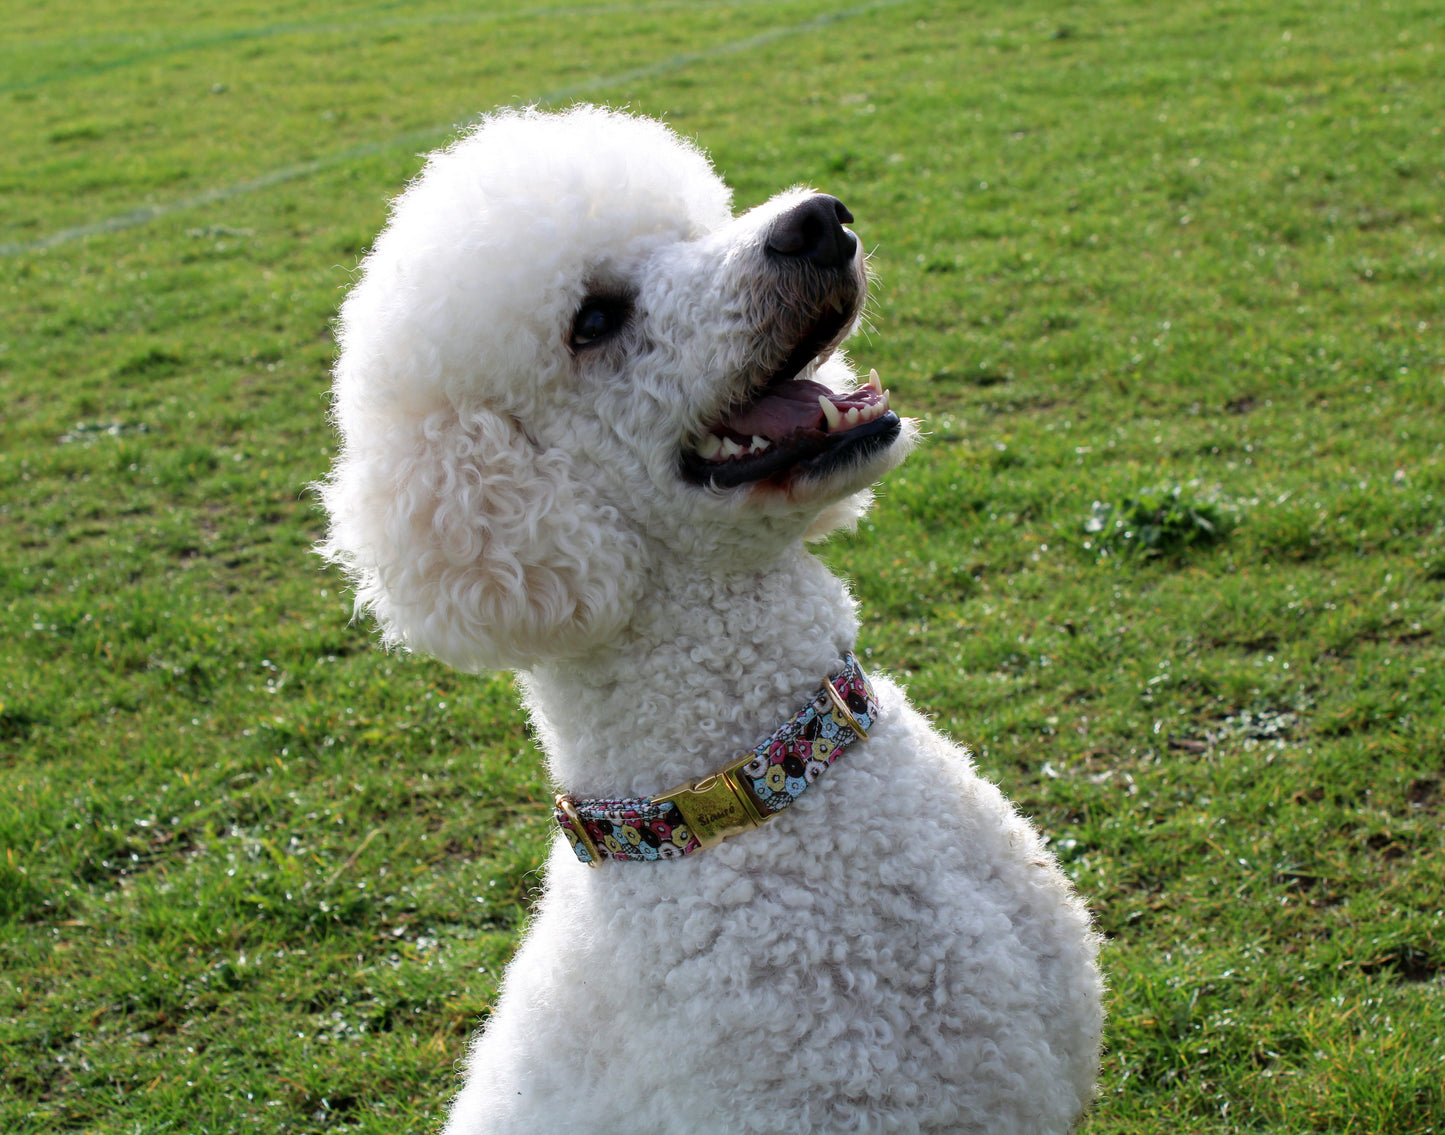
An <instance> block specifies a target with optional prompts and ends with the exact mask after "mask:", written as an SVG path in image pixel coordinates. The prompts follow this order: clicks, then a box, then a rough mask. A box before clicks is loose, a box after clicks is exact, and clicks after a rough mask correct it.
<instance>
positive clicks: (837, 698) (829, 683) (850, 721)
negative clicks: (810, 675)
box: [823, 678, 868, 741]
mask: <svg viewBox="0 0 1445 1135" xmlns="http://www.w3.org/2000/svg"><path fill="white" fill-rule="evenodd" d="M823 689H825V690H827V691H828V698H829V700H830V701H832V703H833V708H834V709H836V710H837V711H838V712H839V713H841V714H842V715H843V720H844V721H845V722H846V723H847V725H848V728H849V729H851V730H853V732H854V733H856V734H858V736H859V737H860V738H862V739H863V740H864V741H866V740H868V730H866V729H864V728H863V726H861V725H860V724H858V719H857V718H856V717H854V716H853V711H852V710H851V709H849V708H848V703H847V702H845V701H844V700H843V695H842V694H840V693H839V692H838V689H837V687H836V686H834V685H833V679H831V678H824V679H823Z"/></svg>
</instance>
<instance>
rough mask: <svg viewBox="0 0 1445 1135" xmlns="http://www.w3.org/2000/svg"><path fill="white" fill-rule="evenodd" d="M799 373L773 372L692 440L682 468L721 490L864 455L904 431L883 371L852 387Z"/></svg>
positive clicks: (817, 471)
mask: <svg viewBox="0 0 1445 1135" xmlns="http://www.w3.org/2000/svg"><path fill="white" fill-rule="evenodd" d="M798 369H799V370H801V369H803V368H802V367H799V368H798ZM786 373H787V372H786V369H784V370H783V371H780V372H779V374H780V375H786ZM796 373H797V372H796V371H794V373H793V375H792V376H788V377H783V378H781V379H779V378H776V377H775V378H774V379H773V380H772V381H770V382H769V383H768V384H767V385H766V386H765V387H763V389H762V390H761V392H760V393H759V394H758V395H757V396H756V397H755V398H753V400H752V401H750V402H748V403H746V404H745V405H743V406H740V407H737V408H735V409H733V410H731V411H730V412H729V413H728V414H727V416H726V417H724V418H723V419H722V420H721V421H719V422H718V423H716V424H715V425H713V426H712V427H711V428H710V429H709V431H708V432H707V433H706V434H704V435H703V436H702V437H701V438H698V439H695V440H694V441H692V442H690V443H689V444H688V445H687V446H686V447H685V448H684V450H683V456H682V467H683V472H684V473H685V474H686V475H687V476H688V477H689V478H690V479H691V480H693V481H695V482H697V483H698V484H703V485H706V484H712V485H715V486H717V487H718V488H723V489H728V488H733V487H735V486H737V485H745V484H750V483H752V482H756V481H763V480H768V479H780V478H782V477H784V476H787V475H793V474H798V473H803V474H811V475H815V476H820V475H822V474H824V473H827V472H829V471H830V470H832V469H834V468H836V467H838V466H839V465H841V464H843V463H845V462H848V461H852V460H862V459H865V458H866V457H868V456H870V455H871V454H872V453H874V452H876V451H877V450H879V449H883V448H885V447H886V446H888V445H889V444H891V443H892V442H893V439H894V438H896V437H897V436H898V431H899V429H900V428H901V423H900V421H899V419H898V415H897V414H895V413H893V411H892V410H890V409H889V408H888V392H887V391H886V390H884V389H883V388H882V386H881V385H880V383H879V381H878V372H877V371H871V372H870V373H869V375H868V381H867V383H866V384H864V385H863V386H861V387H859V388H858V389H857V390H851V391H849V392H848V393H846V394H837V393H835V392H833V391H832V390H830V389H828V387H826V386H824V385H823V384H822V383H820V382H814V381H813V380H811V379H807V378H798V377H796Z"/></svg>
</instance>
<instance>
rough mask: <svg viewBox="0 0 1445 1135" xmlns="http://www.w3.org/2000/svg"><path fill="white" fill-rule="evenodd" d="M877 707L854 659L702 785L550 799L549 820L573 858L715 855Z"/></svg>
mask: <svg viewBox="0 0 1445 1135" xmlns="http://www.w3.org/2000/svg"><path fill="white" fill-rule="evenodd" d="M877 716H878V701H877V699H876V698H875V697H874V695H873V687H872V685H870V684H869V682H868V677H867V675H865V674H864V673H863V670H862V668H861V667H860V666H859V665H858V659H856V658H855V657H853V655H852V654H851V653H850V654H847V655H845V656H844V660H843V670H842V672H841V673H840V674H839V675H838V676H837V677H836V678H831V679H827V680H825V681H824V683H823V688H822V689H821V690H819V691H818V693H817V694H816V695H814V697H813V699H812V700H811V701H810V702H808V704H807V705H805V706H804V707H803V708H802V709H801V710H799V711H798V712H797V713H796V714H794V715H793V717H792V718H791V719H789V720H788V721H787V722H785V723H784V724H783V726H782V727H781V728H780V729H778V730H777V731H776V732H775V733H773V734H772V735H771V736H769V737H767V738H765V739H764V740H763V741H761V742H760V743H758V744H757V745H755V746H754V747H753V748H752V749H751V750H750V751H749V752H748V753H746V754H744V755H743V756H741V757H739V758H738V759H737V760H735V761H733V762H731V763H730V764H728V765H727V766H726V767H724V768H721V769H719V770H718V771H717V772H715V773H712V774H710V775H708V776H705V777H703V778H702V779H701V780H696V781H692V782H690V783H688V784H683V785H680V786H678V787H677V788H674V789H672V790H671V791H669V792H664V793H662V794H661V795H659V796H641V797H637V798H635V799H631V800H576V799H573V798H572V797H571V796H566V795H562V796H558V797H557V810H556V813H555V815H556V820H557V825H558V826H559V827H560V828H561V829H562V834H563V835H565V836H566V837H567V842H568V843H570V844H571V845H572V850H573V851H574V852H575V853H576V854H577V858H578V859H580V860H581V861H582V862H583V863H586V864H587V865H588V866H589V867H600V866H601V865H602V861H603V860H604V859H676V858H677V857H678V856H680V855H686V854H688V852H691V851H699V850H702V849H703V848H708V847H715V846H716V845H717V844H719V843H721V842H722V841H723V840H724V839H727V838H728V837H729V836H734V835H737V834H738V833H739V832H745V831H750V830H751V829H753V828H755V827H758V826H759V825H760V824H762V823H764V822H765V821H767V820H770V819H771V818H772V817H773V816H776V815H777V814H778V813H779V812H781V811H782V810H783V809H784V808H786V807H788V805H790V804H791V803H792V802H793V801H794V800H796V799H797V798H798V797H799V796H801V795H802V794H803V790H804V789H805V788H807V787H808V785H810V784H812V783H813V781H814V780H816V779H817V777H818V774H819V773H822V772H825V771H826V770H827V769H828V767H829V766H830V765H832V763H833V762H834V761H836V760H837V759H838V758H839V757H840V756H842V755H843V750H844V749H846V748H847V747H848V746H849V745H851V744H852V743H853V742H854V741H856V740H858V739H860V738H866V737H867V736H868V728H869V726H871V725H872V724H873V722H874V720H875V719H876V718H877Z"/></svg>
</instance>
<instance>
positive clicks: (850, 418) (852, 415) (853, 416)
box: [843, 406, 858, 426]
mask: <svg viewBox="0 0 1445 1135" xmlns="http://www.w3.org/2000/svg"><path fill="white" fill-rule="evenodd" d="M843 420H844V421H846V422H847V423H848V424H849V425H850V426H856V425H857V424H858V407H857V406H854V407H853V408H852V409H851V410H849V411H848V412H847V413H846V414H844V415H843Z"/></svg>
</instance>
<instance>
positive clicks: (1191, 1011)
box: [0, 0, 1445, 1135]
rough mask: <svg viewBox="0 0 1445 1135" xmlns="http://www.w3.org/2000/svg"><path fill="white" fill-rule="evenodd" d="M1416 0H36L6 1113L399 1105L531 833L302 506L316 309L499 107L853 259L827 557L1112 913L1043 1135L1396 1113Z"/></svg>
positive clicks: (1416, 529) (9, 93)
mask: <svg viewBox="0 0 1445 1135" xmlns="http://www.w3.org/2000/svg"><path fill="white" fill-rule="evenodd" d="M1442 76H1445V10H1442V9H1441V7H1440V5H1439V4H1438V3H1434V2H1430V0H1392V2H1389V3H1386V2H1384V0H1380V2H1378V3H1367V4H1343V3H1328V2H1327V3H1318V2H1315V3H1304V2H1302V0H1275V2H1272V3H1265V2H1264V0H1233V2H1231V3H1227V4H1213V3H1204V2H1203V0H1178V2H1177V3H1174V4H1168V5H1165V4H1144V3H1127V2H1124V0H1080V2H1076V3H1044V2H1042V0H1018V2H1016V3H1010V4H994V3H988V2H986V0H979V2H975V3H923V2H921V0H873V2H862V3H855V4H848V3H846V2H841V3H825V2H822V0H770V2H767V3H762V2H756V0H739V2H735V3H710V2H693V3H681V2H665V0H664V2H654V3H648V2H643V0H623V2H619V3H615V4H612V3H608V4H598V5H571V6H568V5H540V4H525V3H515V2H510V0H508V2H500V3H494V4H489V5H485V6H481V5H461V4H455V3H443V2H440V0H418V2H417V3H413V4H407V5H399V4H392V3H371V4H366V3H338V2H333V0H322V2H320V3H317V4H314V5H311V6H309V7H307V8H305V9H304V10H302V9H297V8H296V7H295V6H292V5H285V6H283V5H280V4H273V3H270V2H269V0H242V2H241V3H232V4H226V5H221V4H215V3H209V2H204V0H203V2H201V3H193V4H186V5H182V4H178V3H168V2H166V0H161V2H159V3H144V4H143V3H140V2H138V0H116V2H115V3H112V4H110V5H107V6H105V7H104V8H103V9H101V8H98V7H97V6H96V5H93V4H88V3H86V4H83V3H79V2H78V0H51V2H49V3H46V4H44V5H39V4H36V5H30V6H28V7H26V8H24V9H23V10H17V11H15V12H12V13H10V14H9V18H8V19H7V34H6V37H5V39H4V41H3V43H0V121H3V124H4V137H5V140H6V145H5V146H4V147H0V195H3V199H4V202H5V208H4V210H3V219H0V295H3V297H4V303H3V308H0V407H3V409H0V637H3V641H4V643H5V644H6V649H5V650H4V651H3V652H0V1126H3V1127H4V1129H5V1130H6V1131H7V1132H10V1133H14V1135H28V1133H32V1132H33V1133H41V1132H45V1133H50V1132H59V1131H85V1132H97V1133H108V1135H109V1133H114V1135H121V1133H125V1135H130V1133H134V1132H143V1133H146V1135H152V1133H161V1132H177V1133H199V1132H238V1131H252V1130H256V1131H274V1132H287V1133H301V1132H341V1131H350V1132H382V1131H386V1132H395V1131H397V1130H402V1129H406V1130H427V1129H430V1128H433V1127H435V1126H436V1124H437V1123H438V1122H439V1120H440V1117H441V1115H442V1113H443V1109H444V1106H445V1101H446V1099H447V1097H448V1094H449V1092H450V1091H451V1090H452V1087H453V1084H454V1075H455V1068H456V1062H457V1060H458V1058H459V1057H460V1056H461V1055H462V1054H463V1052H464V1047H465V1043H466V1037H467V1035H468V1034H469V1032H470V1031H471V1030H473V1029H474V1028H475V1026H476V1025H477V1023H478V1021H479V1019H480V1018H482V1017H484V1016H485V1014H486V1012H487V1010H488V1006H489V1004H490V1003H491V1000H492V998H493V997H494V995H495V992H496V988H497V981H498V977H499V975H500V973H501V971H502V968H503V967H504V965H505V962H506V960H507V958H508V956H509V954H510V952H511V950H512V949H513V947H514V945H515V942H516V938H517V935H518V933H519V932H520V930H521V929H522V927H523V926H524V924H525V920H526V914H527V908H528V903H529V901H530V898H531V896H532V895H533V893H534V892H535V889H536V887H537V886H538V884H539V876H538V873H537V865H538V863H539V862H540V860H541V858H542V855H543V852H544V848H545V847H546V845H547V843H548V840H549V839H550V838H551V833H550V832H549V830H548V822H547V813H548V808H547V801H549V799H550V797H549V795H548V790H547V785H546V784H545V783H544V782H543V780H542V778H541V776H540V773H539V762H538V759H537V754H536V751H535V748H534V746H533V744H532V741H531V739H530V737H529V734H528V730H527V726H526V723H525V722H524V720H523V718H522V716H521V715H520V713H519V712H518V710H517V708H516V705H515V698H514V694H513V690H512V684H511V679H510V678H509V677H508V676H506V675H493V676H485V677H480V678H477V677H467V676H463V675H458V674H455V673H452V672H450V671H447V670H446V669H444V668H442V667H441V666H439V665H437V664H434V663H432V662H429V661H427V660H424V659H418V658H414V657H408V656H401V655H386V654H383V653H381V652H379V651H378V650H377V649H376V648H375V647H374V644H373V641H372V639H373V635H372V633H371V630H370V629H369V628H368V627H365V626H354V625H351V624H350V623H349V621H348V619H349V597H348V596H347V595H346V594H344V589H343V587H342V585H341V582H340V580H339V578H338V577H337V576H336V575H334V574H333V573H331V572H330V571H328V570H326V569H324V568H323V567H322V566H321V564H320V563H319V561H318V560H317V559H316V557H314V556H313V555H312V554H311V553H310V551H309V548H310V546H311V544H312V543H313V542H314V541H315V540H316V538H317V537H318V535H319V533H320V528H321V518H320V514H319V512H318V510H317V505H316V502H315V500H314V498H313V497H312V496H311V495H309V493H308V491H307V485H308V483H310V482H312V481H314V480H315V479H317V478H319V477H320V476H322V475H323V473H324V471H325V470H326V468H327V465H328V461H329V457H330V454H331V452H332V450H333V446H334V439H333V437H332V436H331V433H330V430H329V427H328V424H327V422H326V407H327V387H328V373H327V372H328V367H329V365H330V360H331V358H332V355H333V350H334V347H333V342H332V339H331V332H330V320H331V318H332V315H333V313H334V312H335V310H336V308H337V306H338V304H339V302H340V299H341V297H342V295H343V294H344V292H345V289H346V287H347V285H348V283H349V281H350V279H351V278H352V272H353V270H354V268H355V266H356V264H357V263H358V260H359V258H360V257H361V255H362V254H363V253H364V252H365V249H366V248H367V246H368V243H369V241H370V240H371V238H372V237H373V236H374V235H375V233H376V231H377V230H378V229H379V227H380V225H381V224H382V222H383V220H384V218H385V215H386V203H387V200H388V199H389V198H390V197H391V196H392V195H393V194H394V193H395V192H396V191H397V190H398V189H399V188H400V187H401V186H402V185H403V184H405V182H406V180H407V179H408V178H409V177H410V176H411V175H413V174H414V173H415V172H416V171H417V169H418V168H419V167H420V164H421V157H420V155H421V153H422V152H424V151H425V150H427V149H429V148H432V147H434V146H437V145H441V144H443V143H445V142H446V141H447V140H448V139H449V138H451V137H454V136H455V133H456V131H457V129H458V128H459V126H460V125H461V124H464V123H465V122H467V121H469V120H471V119H473V118H474V117H475V116H476V115H477V114H479V113H480V112H483V111H485V110H486V109H488V108H491V107H494V106H497V105H503V104H509V103H517V102H529V101H541V102H546V103H551V104H554V105H561V104H565V103H566V102H568V101H571V100H575V99H578V98H587V99H593V100H598V101H606V102H608V103H611V104H614V105H629V106H631V107H633V108H634V109H637V110H640V111H644V112H647V113H652V114H656V115H659V116H662V117H665V118H667V119H668V120H669V121H671V122H672V123H673V124H674V125H675V126H676V127H677V128H678V129H679V130H681V131H683V132H684V133H686V134H689V135H692V136H695V137H696V138H698V139H699V140H700V141H701V143H702V144H703V145H704V146H705V147H707V148H708V149H709V150H710V151H711V153H712V154H713V156H714V159H715V161H716V162H717V164H718V166H719V168H720V169H721V170H722V171H723V173H724V174H725V176H726V177H727V178H728V180H729V182H730V183H731V184H732V185H733V186H734V187H735V189H736V193H737V202H738V204H739V206H747V205H752V204H755V203H757V202H759V201H761V200H764V199H766V198H767V197H768V196H770V195H771V194H772V193H773V192H775V191H776V190H777V189H779V188H781V187H784V186H787V185H789V184H793V183H797V182H801V181H806V182H809V183H812V184H814V185H816V186H818V187H819V188H823V189H827V190H828V191H830V192H833V193H836V194H837V195H838V196H839V197H841V198H842V199H843V200H844V201H845V202H846V203H847V204H848V206H849V208H850V209H851V210H852V211H853V213H854V214H855V215H856V217H857V218H858V220H857V224H856V229H857V231H858V232H859V233H860V235H861V236H862V237H863V239H864V241H865V243H866V244H867V246H868V247H869V248H870V249H872V250H873V251H872V265H873V267H874V269H875V272H876V275H877V280H878V286H877V290H876V295H875V299H874V303H873V307H872V312H871V328H870V330H869V331H868V333H867V334H865V335H863V336H861V337H860V338H859V339H858V340H856V341H855V342H854V344H853V347H852V354H853V355H854V357H855V359H857V361H858V362H859V363H860V364H862V365H863V366H865V367H866V366H876V367H877V368H878V370H879V372H880V374H881V375H882V376H883V378H884V380H885V382H886V384H887V385H889V386H890V387H892V389H893V392H894V405H895V407H897V408H900V409H903V410H905V412H911V413H912V414H914V415H915V416H917V417H919V418H921V419H923V421H924V422H925V427H926V431H927V434H928V438H927V443H926V445H925V446H924V447H923V448H922V450H921V451H920V452H919V453H918V454H917V455H916V456H915V457H913V458H912V459H911V461H910V463H909V464H908V465H906V466H905V467H904V468H903V470H901V471H900V473H898V474H896V475H895V476H893V477H892V478H891V479H890V481H889V482H888V483H887V485H886V487H885V488H884V490H883V492H882V493H881V495H880V499H879V503H878V506H877V508H876V510H875V511H874V513H873V514H872V515H871V516H870V517H869V518H868V520H867V521H866V522H865V523H864V525H863V526H862V527H861V529H860V531H859V532H858V533H857V534H856V535H853V536H849V537H847V538H840V539H835V540H834V541H832V542H831V543H830V544H829V545H827V546H826V547H825V548H824V554H825V555H826V556H827V558H828V559H829V560H830V562H831V563H833V564H834V565H835V566H836V568H837V569H838V570H839V571H841V572H843V573H845V574H847V575H848V576H849V577H850V578H852V579H854V580H855V586H856V589H857V591H858V593H859V595H860V597H861V598H862V600H863V603H864V611H865V620H866V622H865V630H864V635H863V642H862V645H863V647H864V648H865V650H866V653H867V655H868V657H869V659H870V662H871V665H872V666H873V667H876V668H880V669H883V670H887V671H890V672H892V673H894V674H895V675H899V676H901V677H902V678H903V679H904V680H905V681H906V684H907V685H908V686H909V688H910V691H911V693H912V695H913V697H914V699H915V700H916V701H917V702H919V703H920V704H922V705H924V706H927V707H929V708H931V710H933V711H934V712H935V713H936V715H937V718H938V721H939V723H940V725H941V726H943V727H944V728H945V729H946V730H947V731H948V732H950V733H951V734H952V735H954V736H955V737H957V738H959V739H960V740H963V741H966V742H967V743H968V744H970V745H971V746H972V747H973V748H974V750H975V752H976V754H977V757H978V761H979V764H980V766H981V767H982V768H983V769H984V770H985V771H986V773H987V774H988V775H989V776H990V777H991V778H993V779H995V780H997V781H998V782H999V783H1000V784H1001V785H1002V786H1003V788H1004V790H1005V791H1006V792H1007V793H1008V794H1009V795H1010V796H1011V797H1012V798H1013V799H1014V800H1015V801H1016V802H1018V804H1019V806H1020V807H1021V808H1023V809H1024V810H1025V811H1026V812H1028V813H1029V814H1031V815H1032V816H1034V817H1035V819H1036V821H1037V823H1038V824H1039V826H1040V827H1041V828H1042V829H1043V830H1044V831H1046V832H1047V833H1048V834H1049V836H1050V838H1051V840H1052V842H1053V846H1054V848H1055V849H1056V850H1057V852H1058V854H1059V856H1060V858H1061V860H1062V861H1063V862H1064V864H1065V866H1066V869H1067V870H1068V871H1069V872H1070V873H1071V874H1072V875H1073V877H1074V878H1075V879H1076V880H1077V881H1078V884H1079V886H1080V888H1081V889H1082V890H1083V891H1084V892H1085V893H1086V894H1087V895H1088V896H1089V899H1090V902H1091V904H1092V906H1093V909H1094V910H1095V911H1096V913H1097V916H1098V920H1099V924H1100V926H1101V928H1102V929H1103V930H1104V932H1105V933H1106V934H1107V936H1108V939H1109V943H1108V947H1107V950H1106V954H1105V962H1106V965H1107V968H1108V971H1109V975H1110V983H1111V987H1112V993H1111V1019H1110V1025H1109V1030H1108V1036H1107V1041H1108V1051H1107V1053H1106V1057H1105V1065H1104V1073H1103V1079H1102V1083H1101V1087H1100V1096H1099V1101H1098V1104H1097V1106H1096V1107H1095V1109H1094V1111H1093V1112H1092V1113H1091V1115H1090V1117H1089V1119H1088V1120H1087V1121H1086V1123H1085V1125H1084V1128H1083V1130H1084V1131H1085V1132H1087V1133H1088V1135H1114V1133H1119V1135H1123V1133H1129V1135H1143V1133H1152V1132H1159V1133H1164V1132H1171V1133H1173V1132H1179V1131H1188V1132H1191V1133H1224V1132H1280V1133H1291V1135H1292V1133H1304V1132H1331V1133H1358V1135H1394V1133H1398V1135H1407V1133H1408V1135H1425V1133H1427V1132H1436V1133H1440V1132H1445V1039H1442V1037H1445V976H1442V975H1445V913H1442V912H1445V836H1442V825H1441V819H1442V808H1445V615H1442V600H1445V413H1442V407H1445V215H1442V214H1445V135H1442V118H1441V114H1440V108H1441V105H1442V98H1445V79H1442Z"/></svg>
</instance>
